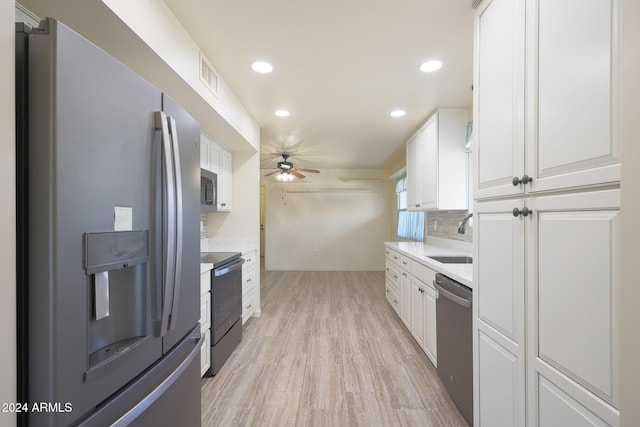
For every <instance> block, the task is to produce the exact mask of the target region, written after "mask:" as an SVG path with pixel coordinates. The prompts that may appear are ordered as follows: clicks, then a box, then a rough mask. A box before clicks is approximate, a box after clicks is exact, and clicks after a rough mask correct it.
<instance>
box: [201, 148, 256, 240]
mask: <svg viewBox="0 0 640 427" xmlns="http://www.w3.org/2000/svg"><path fill="white" fill-rule="evenodd" d="M231 166H232V173H233V178H232V182H231V184H232V188H231V192H232V199H231V203H232V209H231V212H209V215H208V218H207V233H208V237H255V238H256V241H257V240H258V239H259V235H260V154H259V153H252V152H247V151H235V152H233V153H232V165H231Z"/></svg>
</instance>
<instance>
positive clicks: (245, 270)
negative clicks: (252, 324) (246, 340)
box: [242, 251, 257, 325]
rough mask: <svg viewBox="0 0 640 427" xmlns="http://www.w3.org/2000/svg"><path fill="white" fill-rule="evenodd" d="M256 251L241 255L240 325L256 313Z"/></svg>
mask: <svg viewBox="0 0 640 427" xmlns="http://www.w3.org/2000/svg"><path fill="white" fill-rule="evenodd" d="M256 255H257V252H256V251H251V252H249V253H245V254H242V256H243V257H244V264H243V265H242V324H243V325H244V324H245V323H247V320H249V318H250V317H251V316H253V314H254V313H255V312H256V303H257V301H256V293H257V290H256V287H257V283H256V264H257V261H256Z"/></svg>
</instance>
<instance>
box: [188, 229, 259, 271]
mask: <svg viewBox="0 0 640 427" xmlns="http://www.w3.org/2000/svg"><path fill="white" fill-rule="evenodd" d="M258 243H259V240H258V239H257V238H255V237H212V238H209V239H201V240H200V252H240V253H242V254H243V255H249V254H250V253H251V252H253V251H256V250H257V249H258ZM212 268H213V264H209V263H206V262H205V263H200V274H204V273H206V272H208V271H210V270H211V269H212Z"/></svg>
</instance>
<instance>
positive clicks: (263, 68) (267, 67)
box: [251, 61, 273, 74]
mask: <svg viewBox="0 0 640 427" xmlns="http://www.w3.org/2000/svg"><path fill="white" fill-rule="evenodd" d="M251 69H252V70H253V71H255V72H256V73H261V74H267V73H270V72H272V71H273V65H271V64H269V63H268V62H265V61H256V62H253V63H252V64H251Z"/></svg>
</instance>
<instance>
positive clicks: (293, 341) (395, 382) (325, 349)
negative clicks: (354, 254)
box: [202, 271, 467, 427]
mask: <svg viewBox="0 0 640 427" xmlns="http://www.w3.org/2000/svg"><path fill="white" fill-rule="evenodd" d="M261 292H262V316H261V317H258V318H252V319H251V320H249V322H247V324H246V325H245V326H244V330H243V338H242V342H241V343H240V345H239V346H238V348H237V349H236V350H235V352H234V353H233V354H232V355H231V357H230V358H229V360H228V361H227V362H226V364H225V365H224V366H223V367H222V369H221V371H220V372H219V373H218V375H216V376H215V377H213V378H205V379H203V380H202V425H203V426H220V427H227V426H278V427H287V426H327V427H329V426H330V427H341V426H349V427H350V426H367V427H372V426H375V427H377V426H380V427H382V426H393V427H396V426H420V427H424V426H466V425H467V424H466V423H465V421H464V419H463V418H462V416H461V415H460V413H459V412H458V410H457V408H455V405H454V404H453V403H452V402H451V400H450V399H449V397H448V395H447V394H446V391H444V388H443V386H442V384H441V383H440V380H439V378H438V376H437V373H436V370H435V368H434V367H433V365H431V363H430V362H429V361H428V359H427V358H426V356H425V355H424V353H423V352H422V350H421V349H420V348H419V347H418V346H417V344H415V342H414V340H413V338H412V337H411V335H410V334H409V332H408V331H407V330H406V329H405V328H404V326H403V325H402V323H401V321H400V320H399V318H398V317H397V316H396V315H395V313H394V312H393V310H392V309H391V307H390V305H389V304H388V303H387V302H386V299H385V296H384V295H385V293H384V273H382V272H269V271H266V272H263V273H262V288H261Z"/></svg>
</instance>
